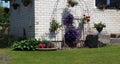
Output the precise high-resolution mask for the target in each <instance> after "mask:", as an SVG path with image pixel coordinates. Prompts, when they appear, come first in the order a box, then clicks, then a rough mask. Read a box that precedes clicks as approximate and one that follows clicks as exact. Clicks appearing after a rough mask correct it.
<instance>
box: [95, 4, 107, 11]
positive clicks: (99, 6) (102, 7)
mask: <svg viewBox="0 0 120 64" xmlns="http://www.w3.org/2000/svg"><path fill="white" fill-rule="evenodd" d="M97 7H98V9H100V10H103V9H106V5H98V6H97Z"/></svg>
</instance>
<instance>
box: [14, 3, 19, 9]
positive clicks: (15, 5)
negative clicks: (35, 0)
mask: <svg viewBox="0 0 120 64" xmlns="http://www.w3.org/2000/svg"><path fill="white" fill-rule="evenodd" d="M12 6H13V9H14V10H16V9H17V8H18V7H19V6H20V5H19V4H18V3H13V4H12Z"/></svg>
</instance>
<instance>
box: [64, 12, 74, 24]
mask: <svg viewBox="0 0 120 64" xmlns="http://www.w3.org/2000/svg"><path fill="white" fill-rule="evenodd" d="M73 20H74V16H73V15H72V14H68V16H67V17H66V18H65V19H64V20H63V23H64V25H66V26H67V25H70V24H72V23H73Z"/></svg>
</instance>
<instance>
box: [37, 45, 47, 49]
mask: <svg viewBox="0 0 120 64" xmlns="http://www.w3.org/2000/svg"><path fill="white" fill-rule="evenodd" d="M38 46H39V47H40V48H45V46H46V45H45V44H38Z"/></svg>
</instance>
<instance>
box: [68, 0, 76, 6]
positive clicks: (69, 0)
mask: <svg viewBox="0 0 120 64" xmlns="http://www.w3.org/2000/svg"><path fill="white" fill-rule="evenodd" d="M67 2H68V4H69V5H70V6H71V7H74V6H75V5H77V4H78V2H77V1H76V0H68V1H67Z"/></svg>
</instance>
